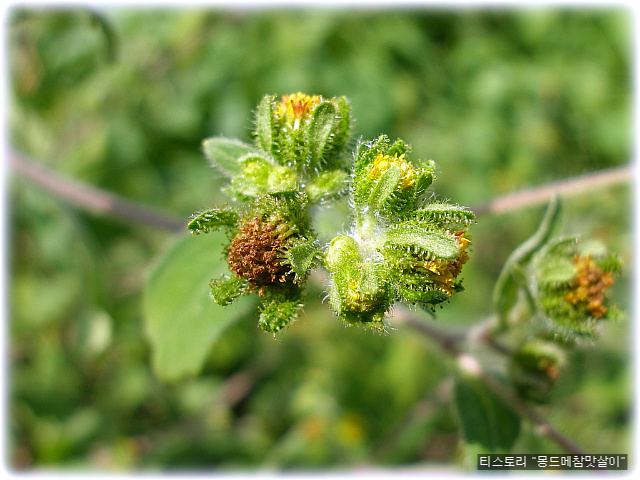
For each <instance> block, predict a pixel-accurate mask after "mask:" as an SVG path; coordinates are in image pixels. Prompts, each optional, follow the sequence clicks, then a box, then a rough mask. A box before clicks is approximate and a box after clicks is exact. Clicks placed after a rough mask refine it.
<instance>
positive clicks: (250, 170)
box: [231, 153, 297, 198]
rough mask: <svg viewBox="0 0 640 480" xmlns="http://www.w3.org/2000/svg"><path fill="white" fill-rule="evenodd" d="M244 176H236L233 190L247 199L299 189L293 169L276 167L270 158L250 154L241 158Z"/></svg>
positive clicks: (232, 182) (259, 154)
mask: <svg viewBox="0 0 640 480" xmlns="http://www.w3.org/2000/svg"><path fill="white" fill-rule="evenodd" d="M239 162H240V163H241V164H242V166H243V169H242V174H241V175H238V176H236V177H235V178H234V179H233V180H232V181H231V185H232V187H233V190H234V191H235V192H236V193H237V194H239V195H241V196H245V197H250V198H251V197H258V196H260V195H264V194H266V193H277V192H288V191H291V190H295V189H296V187H297V177H296V174H295V172H294V171H293V170H291V168H289V167H287V166H279V165H275V164H274V163H273V162H272V161H271V159H270V157H267V156H265V155H264V154H261V153H250V154H248V155H246V156H245V157H243V158H241V159H240V160H239Z"/></svg>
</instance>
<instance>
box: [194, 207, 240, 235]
mask: <svg viewBox="0 0 640 480" xmlns="http://www.w3.org/2000/svg"><path fill="white" fill-rule="evenodd" d="M237 221H238V213H237V212H235V211H234V210H232V209H230V208H225V207H220V208H213V209H211V210H206V211H204V212H200V213H198V214H196V216H195V217H193V219H191V221H190V222H189V223H188V224H187V229H188V230H190V231H191V234H192V235H198V234H200V233H208V232H210V231H212V230H216V229H218V228H220V227H226V228H231V227H233V226H235V224H236V222H237Z"/></svg>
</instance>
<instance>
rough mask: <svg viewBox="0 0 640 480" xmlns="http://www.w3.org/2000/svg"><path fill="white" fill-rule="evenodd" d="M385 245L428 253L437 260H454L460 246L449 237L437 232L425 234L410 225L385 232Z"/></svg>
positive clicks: (398, 226)
mask: <svg viewBox="0 0 640 480" xmlns="http://www.w3.org/2000/svg"><path fill="white" fill-rule="evenodd" d="M386 244H387V245H389V246H392V247H393V246H400V247H406V248H409V249H411V248H418V249H420V250H423V251H427V252H430V253H431V254H433V255H434V256H436V257H438V258H444V259H450V258H456V257H457V256H458V254H459V253H460V245H459V244H458V242H457V241H456V240H455V239H454V238H453V237H452V236H450V235H446V234H444V233H438V232H425V231H424V230H423V229H421V228H415V227H414V226H412V225H411V224H399V225H394V226H393V227H391V228H389V229H388V230H387V237H386Z"/></svg>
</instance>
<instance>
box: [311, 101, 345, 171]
mask: <svg viewBox="0 0 640 480" xmlns="http://www.w3.org/2000/svg"><path fill="white" fill-rule="evenodd" d="M336 114H337V112H336V107H335V105H334V104H333V103H331V102H322V103H321V104H319V105H318V106H316V108H315V109H314V111H313V116H312V118H311V124H310V125H309V129H308V130H307V142H306V143H307V159H306V164H307V165H306V167H307V168H309V169H311V170H316V169H318V168H319V166H320V165H321V164H322V160H323V155H324V152H325V148H326V147H327V142H328V140H329V138H330V136H331V132H332V131H333V129H334V127H335V126H336V124H337V123H338V119H337V116H336Z"/></svg>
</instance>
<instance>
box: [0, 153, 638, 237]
mask: <svg viewBox="0 0 640 480" xmlns="http://www.w3.org/2000/svg"><path fill="white" fill-rule="evenodd" d="M6 156H7V158H8V159H9V165H10V166H11V167H12V168H13V169H14V170H15V171H16V172H17V173H19V174H20V175H22V176H23V177H24V178H26V179H28V180H30V181H31V182H33V183H34V184H36V185H38V186H39V187H41V188H42V189H44V190H46V191H47V192H49V193H52V194H53V195H56V196H57V197H60V198H62V199H64V200H66V201H67V202H69V203H71V204H72V205H75V206H76V207H79V208H82V209H83V210H87V211H89V212H91V213H93V214H95V215H100V216H106V217H112V218H117V219H119V220H124V221H134V222H136V223H146V224H148V225H152V226H155V227H158V228H163V229H166V230H171V231H175V232H183V231H184V230H185V221H184V220H183V219H181V218H177V217H174V216H172V215H168V214H166V213H163V212H158V211H155V210H152V209H150V208H149V207H147V206H145V205H140V204H138V203H135V202H131V201H129V200H125V199H123V198H121V197H118V196H116V195H114V194H112V193H109V192H105V191H104V190H101V189H99V188H96V187H93V186H91V185H87V184H85V183H83V182H79V181H77V180H71V179H69V178H65V177H63V176H62V175H60V174H58V173H56V172H53V171H51V170H50V169H48V168H45V167H43V166H41V165H38V164H37V163H36V162H34V161H32V160H29V159H27V158H26V157H25V156H24V155H22V154H20V153H18V152H16V151H14V150H11V149H10V150H9V151H8V152H7V155H6ZM633 178H634V168H633V166H631V165H627V166H624V167H618V168H611V169H608V170H602V171H599V172H595V173H590V174H587V175H583V176H580V177H574V178H569V179H567V180H561V181H558V182H553V183H548V184H545V185H541V186H539V187H533V188H529V189H526V190H520V191H518V192H513V193H509V194H507V195H502V196H499V197H495V198H494V199H493V200H490V201H489V202H487V203H485V204H482V205H478V206H476V207H473V208H471V210H472V211H473V212H474V213H475V214H476V216H479V215H486V214H493V213H503V212H509V211H513V210H518V209H520V208H524V207H531V206H534V205H539V204H543V203H547V202H548V201H549V200H551V198H553V197H555V196H556V195H561V196H567V195H576V194H579V193H585V192H589V191H592V190H593V189H596V188H604V187H609V186H612V185H616V184H619V183H626V182H629V181H631V180H632V179H633Z"/></svg>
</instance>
